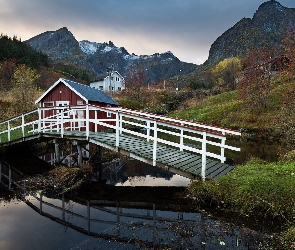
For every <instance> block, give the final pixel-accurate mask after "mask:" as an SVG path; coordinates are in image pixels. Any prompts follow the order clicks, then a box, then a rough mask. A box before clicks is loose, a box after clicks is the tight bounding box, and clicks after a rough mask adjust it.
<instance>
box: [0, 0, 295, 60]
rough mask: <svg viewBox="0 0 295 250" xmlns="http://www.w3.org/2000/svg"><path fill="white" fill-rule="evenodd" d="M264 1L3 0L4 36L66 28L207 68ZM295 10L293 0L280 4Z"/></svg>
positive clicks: (0, 6) (83, 36) (27, 35)
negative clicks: (215, 50) (227, 35)
mask: <svg viewBox="0 0 295 250" xmlns="http://www.w3.org/2000/svg"><path fill="white" fill-rule="evenodd" d="M265 1H266V0H0V32H1V33H3V34H6V35H8V36H14V35H15V36H17V37H18V38H20V39H21V40H22V41H25V40H27V39H29V38H31V37H33V36H36V35H38V34H40V33H42V32H45V31H55V30H57V29H59V28H62V27H67V28H68V29H69V30H70V31H71V32H72V33H73V35H74V36H75V37H76V39H77V40H78V41H81V40H89V41H91V42H98V43H103V42H108V41H112V42H114V44H115V45H116V46H117V47H125V48H126V49H127V51H128V52H129V53H130V54H131V53H134V54H136V55H151V54H154V53H163V52H166V51H171V52H172V53H173V54H174V55H175V56H177V57H178V58H179V59H180V60H181V61H185V62H192V63H196V64H201V63H203V62H204V61H205V60H206V59H207V58H208V54H209V49H210V46H211V44H212V43H213V42H214V41H215V40H216V39H217V38H218V36H220V35H221V34H222V33H223V32H225V31H226V30H227V29H229V28H230V27H232V26H233V25H234V24H235V23H237V22H238V21H239V20H241V19H242V18H243V17H248V18H252V17H253V14H254V13H255V11H256V10H257V9H258V7H259V5H260V4H261V3H263V2H265ZM278 1H279V2H280V3H281V4H282V5H283V6H285V7H289V8H295V1H294V0H278Z"/></svg>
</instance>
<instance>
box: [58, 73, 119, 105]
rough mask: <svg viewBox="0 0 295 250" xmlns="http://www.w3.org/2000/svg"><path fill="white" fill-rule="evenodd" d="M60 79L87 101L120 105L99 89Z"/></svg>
mask: <svg viewBox="0 0 295 250" xmlns="http://www.w3.org/2000/svg"><path fill="white" fill-rule="evenodd" d="M61 80H62V81H63V82H65V83H67V84H68V85H69V86H70V87H71V88H72V89H74V90H75V91H76V92H78V93H80V94H81V95H82V96H84V98H85V99H87V100H88V101H93V102H102V103H107V104H112V105H117V106H119V105H120V104H119V103H118V102H116V101H115V100H114V99H113V98H111V97H110V96H108V95H107V94H106V93H105V92H103V91H101V90H99V89H95V88H91V87H89V86H87V85H84V84H81V83H77V82H74V81H70V80H67V79H64V78H61Z"/></svg>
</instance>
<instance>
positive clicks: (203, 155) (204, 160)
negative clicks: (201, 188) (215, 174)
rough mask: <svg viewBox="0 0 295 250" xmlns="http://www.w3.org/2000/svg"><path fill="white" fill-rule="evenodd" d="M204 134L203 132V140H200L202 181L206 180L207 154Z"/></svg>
mask: <svg viewBox="0 0 295 250" xmlns="http://www.w3.org/2000/svg"><path fill="white" fill-rule="evenodd" d="M206 140H207V139H206V132H203V140H202V172H201V176H202V180H203V181H205V179H206V154H207V148H206V147H207V145H206V144H207V141H206Z"/></svg>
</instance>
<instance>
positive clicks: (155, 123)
mask: <svg viewBox="0 0 295 250" xmlns="http://www.w3.org/2000/svg"><path fill="white" fill-rule="evenodd" d="M157 134H158V133H157V122H156V121H154V145H153V166H156V165H157V138H158V136H157Z"/></svg>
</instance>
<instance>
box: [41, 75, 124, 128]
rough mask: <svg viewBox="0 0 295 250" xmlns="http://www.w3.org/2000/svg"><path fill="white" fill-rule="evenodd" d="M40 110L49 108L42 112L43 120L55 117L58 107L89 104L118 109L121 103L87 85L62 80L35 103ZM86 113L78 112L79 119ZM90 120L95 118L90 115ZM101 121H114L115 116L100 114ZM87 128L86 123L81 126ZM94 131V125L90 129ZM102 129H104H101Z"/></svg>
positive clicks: (105, 113) (98, 116)
mask: <svg viewBox="0 0 295 250" xmlns="http://www.w3.org/2000/svg"><path fill="white" fill-rule="evenodd" d="M35 103H36V104H38V106H39V107H40V108H48V109H47V110H46V109H44V110H43V111H42V118H45V117H50V116H52V115H55V114H54V112H58V107H63V109H64V108H66V107H69V106H85V105H87V104H89V105H94V106H99V107H118V106H119V103H118V102H117V101H115V100H114V99H113V98H111V97H110V96H108V95H107V94H106V93H105V92H103V91H101V90H98V89H95V88H92V87H89V86H87V85H84V84H81V83H77V82H74V81H70V80H67V79H64V78H60V79H59V80H58V81H56V82H55V83H54V84H53V85H52V86H51V87H50V88H49V89H48V90H47V91H45V93H44V94H43V95H42V96H41V97H40V98H39V99H38V100H37V101H36V102H35ZM85 114H86V113H85V111H78V112H77V114H76V115H77V117H78V118H80V119H84V118H85V117H86V115H85ZM89 118H92V119H93V118H94V114H93V113H90V117H89ZM97 118H99V119H108V118H109V119H114V115H111V114H110V113H107V112H100V113H99V114H98V115H97ZM79 126H80V127H83V126H85V124H84V122H83V123H82V124H80V125H79ZM89 129H90V131H94V124H92V127H90V128H89ZM100 129H102V128H100Z"/></svg>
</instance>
